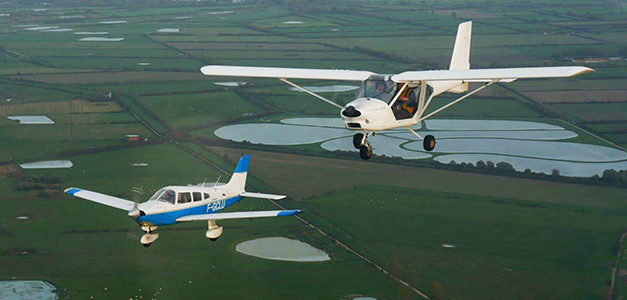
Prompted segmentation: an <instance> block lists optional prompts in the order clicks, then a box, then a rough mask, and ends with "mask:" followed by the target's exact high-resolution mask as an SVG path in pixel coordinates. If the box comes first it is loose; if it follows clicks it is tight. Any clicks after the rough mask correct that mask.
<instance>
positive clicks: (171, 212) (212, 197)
mask: <svg viewBox="0 0 627 300" xmlns="http://www.w3.org/2000/svg"><path fill="white" fill-rule="evenodd" d="M242 192H243V191H236V190H229V189H226V188H221V186H213V187H203V186H167V187H164V188H162V189H160V190H159V191H157V192H156V193H155V194H154V195H153V196H152V197H150V199H149V200H148V201H146V202H144V203H140V204H139V205H138V206H137V208H138V209H139V210H140V211H141V212H142V214H141V215H140V216H139V217H137V218H135V221H136V222H137V223H139V224H140V225H143V226H163V225H170V224H175V223H177V222H176V219H178V218H180V217H183V216H187V215H199V214H210V213H217V212H219V211H222V210H223V209H225V208H227V207H229V206H231V205H233V204H234V203H237V202H239V201H240V200H241V199H242V197H241V196H240V195H241V193H242Z"/></svg>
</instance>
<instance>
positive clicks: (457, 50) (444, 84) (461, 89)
mask: <svg viewBox="0 0 627 300" xmlns="http://www.w3.org/2000/svg"><path fill="white" fill-rule="evenodd" d="M471 34H472V21H468V22H464V23H461V24H459V27H457V37H456V38H455V46H454V47H453V56H452V57H451V66H450V67H449V69H450V70H470V37H471ZM429 85H430V86H431V87H432V88H433V93H432V95H434V96H435V95H439V94H441V93H444V92H451V93H465V92H466V91H468V83H467V82H465V83H462V81H461V80H451V81H448V80H447V81H432V82H429Z"/></svg>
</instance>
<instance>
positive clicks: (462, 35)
mask: <svg viewBox="0 0 627 300" xmlns="http://www.w3.org/2000/svg"><path fill="white" fill-rule="evenodd" d="M471 34H472V21H468V22H464V23H461V24H459V27H457V37H456V38H455V47H454V48H453V57H451V67H450V68H449V69H450V70H470V37H471Z"/></svg>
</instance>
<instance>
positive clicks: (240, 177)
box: [65, 155, 302, 247]
mask: <svg viewBox="0 0 627 300" xmlns="http://www.w3.org/2000/svg"><path fill="white" fill-rule="evenodd" d="M249 163H250V155H246V156H242V157H241V158H240V160H239V163H238V164H237V168H236V169H235V172H234V173H233V176H232V177H231V180H229V182H228V183H226V184H216V185H213V186H205V185H204V184H202V185H188V186H166V187H164V188H162V189H160V190H158V191H157V192H156V193H155V194H154V195H152V197H150V199H148V201H146V202H144V203H139V204H138V203H137V202H133V201H129V200H125V199H121V198H117V197H113V196H109V195H105V194H100V193H96V192H92V191H88V190H83V189H80V188H68V189H66V190H65V192H66V193H68V194H70V195H72V196H76V197H79V198H83V199H87V200H89V201H93V202H97V203H100V204H104V205H108V206H111V207H115V208H118V209H122V210H126V211H128V216H129V217H131V218H133V220H135V222H137V223H138V224H139V225H140V226H141V228H142V230H143V231H145V232H146V234H144V235H143V236H142V237H141V239H140V242H141V243H142V245H144V246H145V247H148V246H150V245H151V244H152V243H153V242H154V241H156V240H157V238H158V237H159V233H156V232H155V230H157V228H158V226H163V225H171V224H176V223H181V222H191V221H208V222H209V229H207V232H206V233H205V236H206V237H207V238H208V239H210V240H212V241H215V240H217V239H218V237H220V235H221V234H222V230H223V227H222V226H218V225H216V220H228V219H249V218H264V217H281V216H293V215H296V214H299V213H301V212H302V210H300V209H293V210H269V211H246V212H229V213H218V212H219V211H221V210H223V209H225V208H227V207H229V206H231V205H232V204H234V203H236V202H238V201H240V200H241V199H242V197H252V198H261V199H272V200H279V199H283V198H285V196H284V195H271V194H261V193H249V192H246V191H245V190H244V188H245V186H246V176H247V174H248V165H249Z"/></svg>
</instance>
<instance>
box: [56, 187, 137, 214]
mask: <svg viewBox="0 0 627 300" xmlns="http://www.w3.org/2000/svg"><path fill="white" fill-rule="evenodd" d="M64 192H65V193H67V194H70V195H72V196H75V197H79V198H83V199H85V200H89V201H93V202H96V203H100V204H104V205H107V206H111V207H115V208H118V209H122V210H127V211H128V210H131V209H133V208H134V206H135V203H134V202H133V201H129V200H126V199H122V198H118V197H113V196H109V195H105V194H101V193H96V192H92V191H88V190H84V189H79V188H74V187H73V188H68V189H65V191H64Z"/></svg>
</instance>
